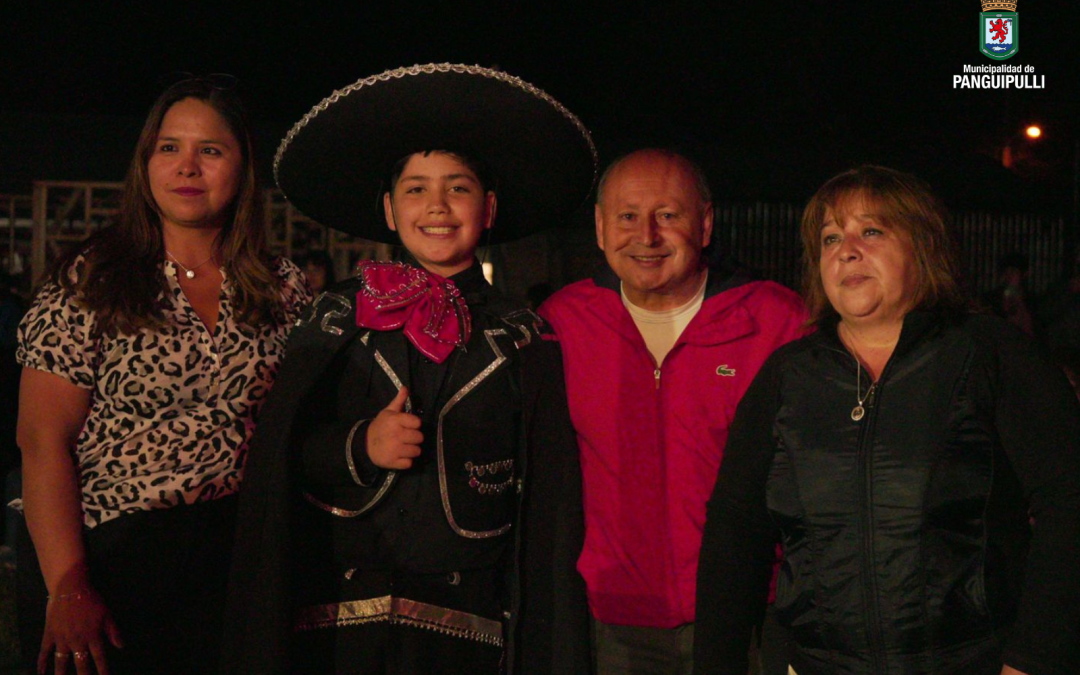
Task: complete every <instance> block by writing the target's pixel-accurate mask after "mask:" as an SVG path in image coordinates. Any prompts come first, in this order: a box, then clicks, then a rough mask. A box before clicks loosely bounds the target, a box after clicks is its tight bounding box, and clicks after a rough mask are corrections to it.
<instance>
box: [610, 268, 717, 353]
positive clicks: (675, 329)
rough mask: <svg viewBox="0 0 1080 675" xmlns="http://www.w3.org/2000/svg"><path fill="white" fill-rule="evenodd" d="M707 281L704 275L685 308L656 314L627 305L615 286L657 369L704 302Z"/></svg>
mask: <svg viewBox="0 0 1080 675" xmlns="http://www.w3.org/2000/svg"><path fill="white" fill-rule="evenodd" d="M708 280H709V274H708V272H706V273H705V278H704V279H702V280H701V286H699V287H698V289H697V292H696V293H694V297H692V298H690V300H689V301H688V302H687V303H686V304H685V305H681V306H679V307H675V308H674V309H663V310H660V311H659V312H653V311H650V310H647V309H643V308H641V307H638V306H637V305H635V304H634V303H632V302H630V299H629V298H627V297H626V291H624V290H623V287H622V284H621V283H620V284H619V295H620V296H621V297H622V302H623V305H624V306H625V307H626V310H627V311H628V312H630V317H631V318H632V319H633V320H634V324H635V325H636V326H637V329H638V332H640V333H641V337H642V338H644V339H645V347H646V348H648V350H649V353H650V354H652V356H653V359H654V360H655V361H656V365H657V366H659V365H661V364H663V363H664V357H666V356H667V355H668V352H670V351H671V348H672V347H674V346H675V341H676V340H678V339H679V336H680V335H682V332H683V331H684V330H686V327H687V326H688V325H690V321H691V320H692V319H693V318H694V317H695V316H696V315H697V313H698V311H699V310H700V309H701V303H702V302H704V300H705V284H706V283H707V282H708Z"/></svg>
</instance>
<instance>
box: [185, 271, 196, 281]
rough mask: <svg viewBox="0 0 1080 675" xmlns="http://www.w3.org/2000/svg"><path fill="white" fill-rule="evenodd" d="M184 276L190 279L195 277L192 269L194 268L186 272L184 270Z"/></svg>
mask: <svg viewBox="0 0 1080 675" xmlns="http://www.w3.org/2000/svg"><path fill="white" fill-rule="evenodd" d="M184 276H185V277H187V278H188V279H194V278H195V272H194V271H192V270H187V271H186V272H184Z"/></svg>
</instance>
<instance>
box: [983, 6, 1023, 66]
mask: <svg viewBox="0 0 1080 675" xmlns="http://www.w3.org/2000/svg"><path fill="white" fill-rule="evenodd" d="M982 9H983V11H982V12H981V13H980V14H979V51H981V52H982V53H983V54H986V55H987V56H989V57H990V58H992V59H994V60H996V61H1004V60H1005V59H1008V58H1012V57H1013V56H1015V55H1016V52H1018V51H1019V50H1020V38H1019V26H1020V20H1019V17H1020V15H1019V14H1018V13H1017V11H1016V0H982Z"/></svg>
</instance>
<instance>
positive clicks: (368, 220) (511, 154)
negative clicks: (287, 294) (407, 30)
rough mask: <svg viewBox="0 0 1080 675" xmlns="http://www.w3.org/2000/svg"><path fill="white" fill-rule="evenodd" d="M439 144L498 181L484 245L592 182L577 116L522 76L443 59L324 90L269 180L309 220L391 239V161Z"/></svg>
mask: <svg viewBox="0 0 1080 675" xmlns="http://www.w3.org/2000/svg"><path fill="white" fill-rule="evenodd" d="M425 150H450V151H454V152H458V153H462V154H465V155H468V156H469V157H472V158H474V159H476V160H479V161H482V162H484V163H485V164H487V165H488V166H489V167H490V169H491V171H492V173H493V174H494V175H495V177H496V179H497V181H498V185H497V188H496V189H497V194H498V199H499V206H498V214H497V217H496V221H495V227H494V228H493V229H492V230H491V236H490V240H489V241H490V243H493V244H494V243H500V242H506V241H513V240H515V239H519V238H521V237H524V236H526V235H528V234H532V233H533V232H537V231H540V230H543V229H546V228H550V227H556V226H558V225H559V224H560V222H561V221H562V220H564V219H565V218H566V217H567V216H568V215H569V214H570V213H571V212H572V211H573V210H574V209H576V208H577V207H578V206H580V205H581V204H582V202H583V201H584V200H585V199H586V198H587V197H588V194H589V191H590V190H591V189H592V184H593V181H594V180H595V178H596V162H597V155H596V147H595V146H594V145H593V142H592V138H591V137H590V136H589V132H588V131H587V130H586V129H585V127H584V125H582V123H581V121H580V120H578V118H577V117H575V116H574V115H573V113H571V112H570V111H569V110H567V109H566V108H565V107H564V106H563V105H562V104H560V103H559V102H558V101H556V100H555V99H553V98H552V97H551V96H549V95H548V94H546V93H545V92H543V91H541V90H540V89H537V88H536V87H534V86H532V85H531V84H529V83H527V82H524V81H522V80H520V79H518V78H516V77H513V76H511V75H507V74H506V73H503V72H500V71H497V70H490V69H487V68H481V67H479V66H465V65H454V64H446V63H443V64H429V65H423V66H412V67H409V68H400V69H397V70H391V71H387V72H385V73H381V74H379V75H374V76H372V77H369V78H366V79H363V80H360V81H358V82H356V83H355V84H353V85H351V86H348V87H345V88H344V89H341V90H338V91H336V92H334V93H333V94H332V95H331V96H329V97H328V98H326V99H324V100H323V101H322V102H321V103H319V105H317V106H315V107H314V108H312V110H311V111H310V112H309V113H308V114H307V115H305V116H304V117H303V119H301V120H300V121H299V122H297V123H296V125H295V126H293V128H292V130H291V131H289V133H288V135H287V136H286V137H285V139H284V140H283V141H282V142H281V145H280V146H279V147H278V151H277V155H276V156H275V158H274V178H275V179H276V180H277V184H278V186H279V187H280V188H281V190H282V191H283V192H284V193H285V196H286V197H287V198H288V199H289V201H291V202H292V204H293V205H294V206H295V207H296V208H298V209H300V211H302V212H303V213H304V214H305V215H307V216H308V217H309V218H312V219H314V220H315V221H317V222H319V223H322V224H323V225H327V226H329V227H333V228H335V229H337V230H341V231H343V232H347V233H349V234H354V235H358V236H360V237H363V238H365V239H371V240H374V241H381V242H388V243H396V242H397V235H396V233H394V232H392V231H391V230H390V229H388V228H387V226H386V222H385V220H384V219H383V215H382V209H381V201H382V194H383V193H384V192H386V191H387V189H388V185H387V180H388V178H389V174H390V170H391V168H392V167H393V165H394V163H395V162H397V161H398V160H400V159H401V158H403V157H405V156H407V155H409V154H412V153H414V152H422V151H425Z"/></svg>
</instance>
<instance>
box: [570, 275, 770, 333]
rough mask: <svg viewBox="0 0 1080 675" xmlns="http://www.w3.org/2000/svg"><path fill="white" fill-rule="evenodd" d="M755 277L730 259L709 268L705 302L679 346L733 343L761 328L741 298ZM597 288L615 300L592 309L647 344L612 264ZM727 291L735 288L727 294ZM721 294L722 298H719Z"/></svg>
mask: <svg viewBox="0 0 1080 675" xmlns="http://www.w3.org/2000/svg"><path fill="white" fill-rule="evenodd" d="M751 281H753V279H752V278H751V277H750V276H749V275H748V274H746V273H745V272H743V271H742V270H740V269H738V268H737V267H736V266H734V265H733V264H731V263H730V262H725V263H721V264H719V265H715V266H710V267H709V278H708V280H707V281H706V282H705V301H704V303H703V304H702V306H701V311H699V312H698V313H697V316H695V317H694V318H693V319H692V320H691V321H690V324H689V325H688V326H687V327H686V330H684V331H683V333H682V335H680V336H679V339H678V340H677V341H676V343H675V344H676V345H679V344H683V343H687V344H696V345H715V344H721V343H724V342H731V341H732V340H737V339H739V338H741V337H744V336H746V335H749V334H752V333H754V332H756V331H757V330H758V325H757V322H756V321H755V320H754V318H753V316H751V314H750V312H749V311H747V310H746V308H744V307H742V306H741V304H740V301H741V300H742V298H743V297H744V296H745V295H746V292H748V290H749V289H742V290H741V291H740V288H741V287H744V286H746V285H747V284H748V283H750V282H751ZM593 283H594V284H596V286H597V287H598V288H601V289H604V290H606V291H610V292H612V293H614V294H615V297H614V298H613V299H612V302H602V303H592V304H590V306H589V307H590V309H591V311H593V312H595V313H596V314H597V315H599V316H600V317H601V318H603V319H604V320H605V321H606V322H607V323H608V325H610V326H611V327H612V328H613V329H614V330H615V331H617V332H618V333H620V334H621V335H622V336H623V337H624V338H626V339H627V340H630V341H632V342H635V343H641V345H642V346H644V340H643V339H642V337H641V333H640V331H638V328H637V325H635V324H634V319H633V318H632V317H631V316H630V312H628V311H627V309H626V307H624V306H623V304H622V297H621V295H620V289H619V277H618V276H616V275H615V273H614V272H613V271H612V270H611V268H610V267H606V266H605V268H604V270H603V271H602V272H601V273H600V274H598V275H597V276H596V277H594V278H593ZM728 291H735V292H732V293H727V292H728ZM718 296H722V297H718Z"/></svg>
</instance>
